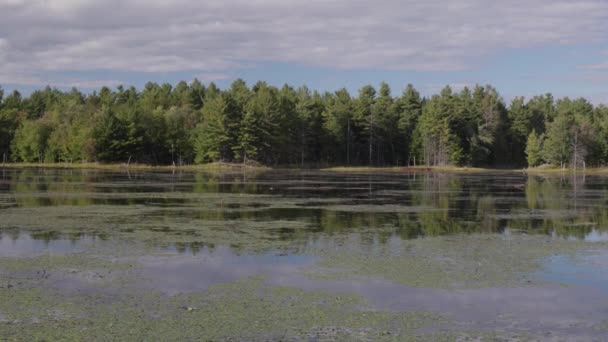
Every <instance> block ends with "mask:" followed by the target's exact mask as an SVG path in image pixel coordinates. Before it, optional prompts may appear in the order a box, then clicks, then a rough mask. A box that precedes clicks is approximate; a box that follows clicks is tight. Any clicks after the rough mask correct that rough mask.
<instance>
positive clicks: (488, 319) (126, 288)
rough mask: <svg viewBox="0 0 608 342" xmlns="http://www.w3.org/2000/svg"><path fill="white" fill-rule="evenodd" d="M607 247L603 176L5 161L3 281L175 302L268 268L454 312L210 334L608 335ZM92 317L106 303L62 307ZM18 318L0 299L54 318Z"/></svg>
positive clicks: (271, 279) (7, 317)
mask: <svg viewBox="0 0 608 342" xmlns="http://www.w3.org/2000/svg"><path fill="white" fill-rule="evenodd" d="M606 241H608V177H602V176H589V175H587V176H585V175H580V174H579V175H576V176H572V175H565V176H561V175H558V176H555V175H551V176H527V175H525V174H522V173H514V172H492V173H467V174H455V173H430V172H424V173H422V172H417V173H386V174H378V173H374V174H364V173H361V174H339V173H330V172H322V171H269V172H262V173H247V174H242V173H226V174H206V173H190V172H174V173H172V172H135V173H134V172H127V171H100V170H35V169H25V170H13V169H0V276H1V277H2V278H4V279H2V278H0V289H2V288H4V287H1V286H3V283H6V284H9V285H10V288H9V287H8V285H7V286H6V288H7V290H6V291H8V289H10V290H15V289H16V288H19V286H21V287H22V288H23V290H24V291H25V289H27V290H28V291H29V290H40V289H42V291H43V292H44V291H47V290H48V289H52V291H54V292H53V296H54V297H53V298H55V297H56V296H60V298H63V297H61V296H73V295H74V293H81V294H80V295H79V296H82V299H83V300H86V301H88V300H89V296H92V295H94V296H97V297H99V296H108V297H107V298H106V299H105V300H107V301H111V298H114V299H116V298H123V297H125V296H135V294H138V295H139V294H140V293H145V292H149V293H160V296H163V297H162V298H165V297H166V298H181V297H180V296H184V295H192V294H202V295H203V296H205V294H206V293H208V292H209V289H213V287H214V286H216V285H222V284H232V283H238V282H242V281H243V280H244V279H245V280H246V279H258V278H259V277H261V278H260V279H263V284H264V286H265V287H269V288H281V289H285V288H289V289H298V290H302V291H311V293H312V292H314V293H317V292H320V293H324V294H331V296H334V295H337V294H342V293H346V294H353V295H356V296H358V298H359V297H360V298H363V300H365V302H366V303H367V304H366V305H367V306H368V307H367V310H371V311H372V312H386V313H395V312H430V313H433V314H437V315H440V316H441V317H442V318H441V320H442V321H441V324H434V325H431V326H422V327H420V328H416V329H417V330H414V331H413V332H412V331H406V332H404V331H403V330H400V329H401V328H397V327H395V326H394V325H389V328H383V329H384V330H387V333H392V334H393V335H390V334H388V335H382V334H380V335H374V329H375V326H373V325H372V326H370V327H364V328H361V329H363V330H361V331H363V332H365V333H363V332H361V331H359V332H357V334H354V333H353V329H355V328H353V327H343V326H342V325H338V324H334V323H332V324H328V323H327V322H321V321H319V322H316V321H315V322H310V324H309V325H305V326H304V327H303V328H302V329H301V330H304V331H305V333H302V332H301V331H299V330H298V332H297V333H296V332H292V331H290V330H289V329H287V328H285V329H286V330H285V331H283V330H281V332H276V331H268V330H272V329H271V328H268V327H266V328H264V329H261V328H260V331H257V332H256V331H255V329H253V330H254V331H253V332H251V331H249V332H246V333H245V332H242V333H241V332H239V327H238V326H237V327H235V328H234V329H232V330H231V331H229V332H223V331H219V330H218V331H215V330H214V331H212V332H209V331H207V330H205V332H201V334H202V335H198V336H197V337H201V336H205V334H206V332H209V333H210V334H211V333H213V334H215V335H213V334H211V335H209V336H213V338H212V340H215V339H217V340H223V339H234V340H256V339H259V340H280V339H287V340H323V339H324V338H329V339H340V338H339V337H340V336H341V335H331V334H330V333H328V332H327V329H329V328H327V326H331V327H332V328H331V329H335V331H337V332H336V333H335V334H346V335H345V337H344V339H345V340H352V339H361V340H376V339H378V338H379V337H378V336H383V337H387V336H392V337H391V338H395V340H400V339H401V338H404V337H412V336H413V337H415V336H418V337H421V338H422V340H433V339H438V340H439V339H440V338H442V337H441V336H444V335H442V334H447V335H445V336H447V337H446V338H447V339H448V340H449V339H450V338H451V337H454V336H460V337H463V336H464V337H467V338H469V337H470V338H481V339H485V338H488V339H490V338H502V339H507V340H509V339H513V340H519V339H522V340H523V339H527V338H530V339H533V340H573V339H580V340H604V337H605V336H608V261H606V260H608V245H605V242H606ZM108 265H110V266H108ZM40 274H42V275H41V276H40ZM252 277H253V278H252ZM15 284H21V285H15ZM48 291H50V290H48ZM306 293H308V292H306ZM0 295H1V296H8V295H9V292H0ZM17 295H19V294H17ZM97 297H96V298H97ZM104 298H105V297H104ZM159 298H160V297H159ZM231 298H235V297H234V296H232V297H231ZM340 298H341V297H340ZM55 299H56V298H55ZM141 300H142V301H143V300H148V299H141ZM315 303H316V302H315ZM22 304H23V305H31V306H32V310H34V311H35V310H36V309H37V307H36V304H27V303H25V302H24V303H22ZM41 305H42V304H41ZM284 305H288V304H286V303H278V304H277V303H273V304H272V305H269V306H268V307H265V309H264V310H266V309H269V308H271V307H273V306H284ZM315 305H316V304H315ZM276 309H277V310H279V309H280V310H283V309H285V308H282V307H281V308H278V307H277V308H276ZM66 310H67V311H69V310H68V309H66ZM100 310H101V309H100ZM193 310H194V309H193ZM256 310H258V309H256ZM259 310H262V309H259ZM163 314H164V312H163V311H162V310H160V309H159V311H158V313H157V314H155V315H156V316H154V319H161V318H159V317H164V316H163ZM79 315H80V316H79ZM87 315H89V316H91V317H97V316H95V315H97V312H87V313H84V314H83V313H80V314H78V315H76V314H74V315H72V316H69V315H67V316H69V317H72V318H65V319H66V322H71V323H70V324H74V326H78V325H79V324H81V323H79V322H80V321H79V320H81V319H83V318H82V317H84V316H87ZM234 315H237V313H236V312H235V313H234ZM16 316H18V315H17V314H15V313H12V312H11V309H10V308H7V307H3V306H1V305H0V320H4V321H6V322H12V323H11V324H8V323H7V326H10V327H11V328H6V327H5V329H8V330H2V329H0V334H2V333H4V334H5V335H7V336H9V337H10V336H12V337H14V336H19V334H23V332H24V331H26V328H27V329H30V330H32V329H33V330H34V331H35V330H36V329H37V327H42V326H44V321H43V322H42V323H40V320H41V319H40V318H36V321H34V323H36V322H37V323H38V325H36V324H34V323H32V322H31V321H28V317H21V318H19V319H15V318H14V317H16ZM73 317H79V318H78V319H76V318H73ZM72 320H75V321H74V322H72ZM28 322H29V323H28ZM298 322H300V323H301V322H302V319H299V320H298ZM32 324H34V325H33V326H32ZM66 324H67V323H66ZM357 324H359V323H357ZM370 324H371V323H370ZM352 325H353V326H354V325H355V324H354V323H352ZM279 326H280V324H279ZM336 326H337V327H336ZM32 327H33V328H32ZM320 327H321V328H320ZM383 327H384V326H383ZM20 329H23V330H20ZM40 329H42V328H40ZM45 329H46V328H45ZM244 329H245V328H243V330H244ZM247 329H249V330H252V329H251V328H250V327H249V328H247ZM307 329H308V331H306V330H307ZM366 329H367V330H366ZM313 330H314V332H311V331H313ZM384 330H383V331H384ZM332 331H334V330H332ZM11 333H12V334H11ZM41 334H42V335H44V334H50V335H45V336H52V334H53V332H48V331H46V330H44V329H42V330H41ZM328 334H329V335H328ZM399 334H401V335H399ZM450 334H454V335H450ZM93 336H95V335H93ZM119 336H120V335H119ZM175 338H176V339H178V338H177V337H175ZM1 339H2V336H1V335H0V340H1ZM387 339H389V340H390V338H387Z"/></svg>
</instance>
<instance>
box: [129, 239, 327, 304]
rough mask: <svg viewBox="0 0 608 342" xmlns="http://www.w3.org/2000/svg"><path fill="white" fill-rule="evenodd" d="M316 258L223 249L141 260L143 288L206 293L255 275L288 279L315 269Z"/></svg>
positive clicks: (165, 291) (170, 292) (223, 247)
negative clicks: (304, 268) (214, 287)
mask: <svg viewBox="0 0 608 342" xmlns="http://www.w3.org/2000/svg"><path fill="white" fill-rule="evenodd" d="M315 260H316V258H312V257H308V256H303V255H286V256H280V255H278V254H275V253H268V254H262V255H237V254H235V253H234V252H233V251H232V250H231V249H230V248H228V247H225V246H220V247H218V248H216V249H214V250H213V252H210V251H209V250H208V249H204V250H201V251H200V252H199V253H198V254H197V255H196V256H192V255H171V256H167V257H155V256H148V257H142V258H140V259H139V262H140V264H141V265H142V268H141V284H140V285H141V286H143V287H145V288H153V289H155V290H160V291H162V292H164V293H167V294H170V295H172V294H176V293H181V292H196V291H204V290H206V289H207V288H208V287H209V286H211V285H213V284H218V283H227V282H233V281H236V280H239V279H241V278H244V277H248V276H254V275H264V276H267V277H268V278H270V279H285V278H289V277H291V276H294V275H295V274H297V273H298V272H299V271H301V269H302V268H303V267H307V266H311V265H312V264H313V263H314V261H315Z"/></svg>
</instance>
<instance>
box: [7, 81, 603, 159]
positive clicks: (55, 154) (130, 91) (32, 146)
mask: <svg viewBox="0 0 608 342" xmlns="http://www.w3.org/2000/svg"><path fill="white" fill-rule="evenodd" d="M0 157H1V158H2V161H3V162H9V161H15V162H39V163H44V162H102V163H123V162H139V163H148V164H176V165H184V164H193V163H207V162H215V161H225V162H253V161H255V162H259V163H262V164H265V165H271V166H277V165H298V166H322V165H375V166H390V165H395V166H403V165H430V166H442V165H466V166H490V167H503V166H504V167H507V166H508V167H516V166H517V167H519V166H526V165H529V166H538V165H541V164H552V165H558V166H562V167H566V166H568V167H585V166H603V165H606V164H607V163H608V107H606V106H604V105H598V106H594V105H592V104H591V103H590V102H589V101H587V100H586V99H584V98H578V99H570V98H567V97H566V98H561V99H557V100H556V99H555V98H554V97H553V96H552V95H551V94H544V95H539V96H534V97H532V98H530V99H525V98H523V97H516V98H514V99H513V100H512V101H511V102H510V103H509V104H506V103H505V101H504V100H503V98H502V97H501V96H500V94H499V93H498V91H497V90H496V89H495V88H493V87H492V86H489V85H487V86H480V85H477V86H475V87H474V88H473V89H470V88H464V89H462V90H461V91H459V92H457V91H454V90H452V89H451V88H450V87H449V86H446V87H445V88H443V89H442V90H441V91H440V92H439V93H438V94H434V95H432V96H429V97H423V96H421V95H420V93H419V92H418V91H417V90H416V89H415V88H414V86H412V85H411V84H410V85H407V87H406V88H405V90H404V91H403V92H402V93H401V94H400V95H398V96H395V95H393V94H392V92H391V89H390V87H389V86H388V84H386V83H382V84H381V85H380V86H379V88H378V89H376V88H374V87H373V86H371V85H366V86H364V87H362V88H361V89H360V90H359V92H358V94H357V95H356V96H354V95H351V94H350V93H349V92H348V91H347V90H346V89H340V90H338V91H335V92H323V93H321V92H318V91H312V90H310V89H308V88H307V87H305V86H302V87H299V88H294V87H291V86H289V85H284V86H283V87H281V88H277V87H274V86H271V85H269V84H267V83H265V82H257V83H256V84H255V85H253V86H252V87H249V86H248V85H247V84H246V83H245V82H244V81H243V80H240V79H239V80H236V81H234V82H233V83H232V84H231V85H230V87H229V88H227V89H219V88H218V87H217V86H216V85H215V84H214V83H209V84H207V85H204V84H202V83H201V82H199V81H198V80H196V79H195V80H194V81H193V82H191V83H189V84H188V83H187V82H184V81H182V82H179V83H178V84H176V85H175V86H172V85H170V84H167V83H166V84H162V85H159V84H156V83H147V84H146V85H145V87H144V89H143V90H141V91H138V90H137V89H136V88H134V87H130V88H124V87H122V86H119V87H117V88H116V89H115V90H111V89H110V88H108V87H102V88H101V89H99V90H98V91H94V92H92V93H83V92H81V91H79V90H78V89H76V88H72V89H71V90H70V91H61V90H58V89H54V88H50V87H46V88H44V89H41V90H37V91H34V92H32V93H31V95H30V96H28V97H23V96H22V95H21V94H20V93H19V92H18V91H13V92H12V93H10V94H5V93H4V91H3V90H2V88H0Z"/></svg>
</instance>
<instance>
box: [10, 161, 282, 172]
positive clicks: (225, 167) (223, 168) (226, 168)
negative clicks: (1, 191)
mask: <svg viewBox="0 0 608 342" xmlns="http://www.w3.org/2000/svg"><path fill="white" fill-rule="evenodd" d="M0 168H7V169H26V168H39V169H90V170H125V171H128V170H133V171H146V170H150V171H154V170H159V171H172V170H180V171H208V172H235V171H267V170H270V168H269V167H266V166H254V165H247V164H232V163H209V164H200V165H181V166H177V165H150V164H125V163H121V164H100V163H4V164H0Z"/></svg>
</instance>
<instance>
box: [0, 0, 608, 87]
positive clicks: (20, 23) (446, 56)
mask: <svg viewBox="0 0 608 342" xmlns="http://www.w3.org/2000/svg"><path fill="white" fill-rule="evenodd" d="M606 17H608V1H605V0H583V1H571V0H504V1H500V2H494V1H492V2H491V3H489V2H488V1H486V0H460V1H451V0H443V1H441V0H409V1H403V0H386V1H383V2H372V1H362V0H335V1H326V0H311V1H306V2H304V1H293V0H232V1H230V0H205V1H199V0H175V1H160V0H131V1H123V0H30V1H24V0H10V1H9V0H0V61H2V63H1V64H0V75H4V77H3V78H0V82H11V81H12V82H13V83H16V82H15V81H14V80H13V79H19V78H28V77H30V76H29V75H39V74H44V73H45V72H55V73H56V72H62V71H90V70H111V71H124V72H176V71H187V72H188V71H191V72H193V74H201V73H204V74H209V75H213V74H216V75H218V74H219V75H224V74H226V73H228V72H230V71H231V70H234V69H235V68H239V67H244V66H246V65H250V64H251V63H256V62H283V63H298V64H304V65H312V66H325V67H331V68H340V69H383V70H419V71H445V70H466V69H467V68H470V67H471V66H473V65H475V64H477V63H478V62H479V61H480V60H483V59H484V58H486V57H488V56H489V55H491V54H494V53H499V52H500V51H503V50H505V49H512V48H522V47H540V46H546V45H557V44H574V43H591V44H593V43H597V42H602V41H604V40H605V39H606V38H605V33H606V32H608V21H607V20H605V18H606ZM9 46H10V49H8V48H7V47H9Z"/></svg>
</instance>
